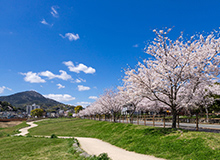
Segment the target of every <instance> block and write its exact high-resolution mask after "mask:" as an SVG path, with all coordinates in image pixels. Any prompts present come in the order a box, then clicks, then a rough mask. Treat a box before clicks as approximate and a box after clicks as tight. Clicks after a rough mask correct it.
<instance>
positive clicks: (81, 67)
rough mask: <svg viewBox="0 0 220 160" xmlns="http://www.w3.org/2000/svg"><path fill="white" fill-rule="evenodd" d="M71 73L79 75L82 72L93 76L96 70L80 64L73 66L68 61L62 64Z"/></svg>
mask: <svg viewBox="0 0 220 160" xmlns="http://www.w3.org/2000/svg"><path fill="white" fill-rule="evenodd" d="M63 63H64V64H65V65H66V66H67V67H68V68H69V70H70V71H71V72H76V73H79V72H81V71H82V72H84V73H90V74H93V73H95V72H96V70H95V69H94V68H92V67H87V66H86V65H84V64H82V63H80V64H79V65H77V66H75V65H74V64H73V62H72V61H68V62H63Z"/></svg>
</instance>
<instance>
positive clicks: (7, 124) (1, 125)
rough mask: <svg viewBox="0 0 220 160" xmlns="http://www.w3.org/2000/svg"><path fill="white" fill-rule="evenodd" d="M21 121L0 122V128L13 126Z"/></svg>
mask: <svg viewBox="0 0 220 160" xmlns="http://www.w3.org/2000/svg"><path fill="white" fill-rule="evenodd" d="M21 123H22V121H10V122H0V128H7V127H13V126H17V125H19V124H21Z"/></svg>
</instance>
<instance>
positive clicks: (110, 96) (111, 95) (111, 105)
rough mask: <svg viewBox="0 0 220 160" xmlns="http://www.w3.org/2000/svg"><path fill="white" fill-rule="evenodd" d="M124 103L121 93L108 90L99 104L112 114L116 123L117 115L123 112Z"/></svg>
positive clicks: (100, 98) (99, 100) (101, 97)
mask: <svg viewBox="0 0 220 160" xmlns="http://www.w3.org/2000/svg"><path fill="white" fill-rule="evenodd" d="M124 101H125V100H124V98H123V97H122V95H121V94H120V93H118V92H117V91H114V90H112V89H106V90H105V92H104V94H103V95H101V96H100V97H99V99H98V101H97V102H98V103H99V105H101V106H102V108H103V110H105V111H106V112H109V113H111V114H112V116H113V119H114V122H115V121H116V114H117V113H120V112H121V110H122V106H123V105H124Z"/></svg>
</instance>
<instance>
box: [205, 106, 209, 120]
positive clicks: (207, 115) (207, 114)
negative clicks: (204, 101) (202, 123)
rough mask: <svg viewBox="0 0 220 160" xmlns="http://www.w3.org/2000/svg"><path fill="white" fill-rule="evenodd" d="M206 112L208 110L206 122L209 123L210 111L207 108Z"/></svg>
mask: <svg viewBox="0 0 220 160" xmlns="http://www.w3.org/2000/svg"><path fill="white" fill-rule="evenodd" d="M205 112H206V122H207V123H209V111H208V109H207V108H205Z"/></svg>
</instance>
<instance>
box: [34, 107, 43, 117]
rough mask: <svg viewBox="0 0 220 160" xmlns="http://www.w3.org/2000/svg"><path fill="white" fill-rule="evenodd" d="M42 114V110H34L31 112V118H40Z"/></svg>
mask: <svg viewBox="0 0 220 160" xmlns="http://www.w3.org/2000/svg"><path fill="white" fill-rule="evenodd" d="M43 113H44V110H43V109H40V108H36V109H34V110H32V111H31V116H33V117H34V116H37V117H41V116H42V115H43Z"/></svg>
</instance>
